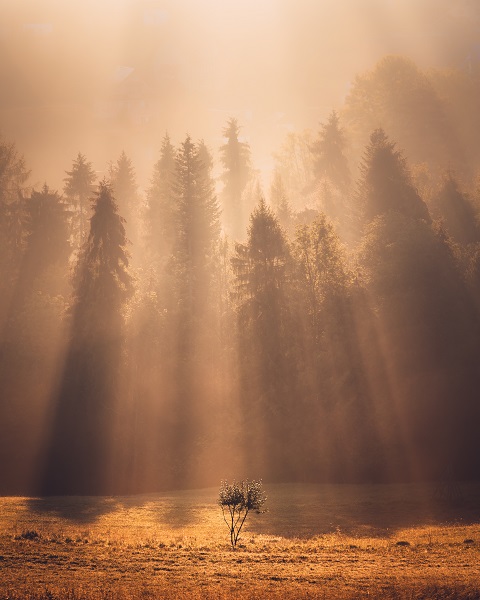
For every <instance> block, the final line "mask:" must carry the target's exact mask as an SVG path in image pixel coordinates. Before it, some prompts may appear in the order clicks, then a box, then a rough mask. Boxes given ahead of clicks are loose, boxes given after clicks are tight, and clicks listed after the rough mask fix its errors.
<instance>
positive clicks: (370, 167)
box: [356, 129, 431, 224]
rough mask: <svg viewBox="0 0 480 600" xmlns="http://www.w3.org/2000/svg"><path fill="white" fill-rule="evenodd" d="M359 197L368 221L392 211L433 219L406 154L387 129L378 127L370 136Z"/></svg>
mask: <svg viewBox="0 0 480 600" xmlns="http://www.w3.org/2000/svg"><path fill="white" fill-rule="evenodd" d="M356 200H357V203H358V208H359V210H360V213H361V215H362V220H363V222H364V223H365V224H366V223H369V222H371V221H372V220H373V219H374V218H375V217H376V216H379V215H384V214H387V213H389V212H392V211H394V212H397V213H399V214H402V215H404V216H406V217H410V218H413V219H423V220H424V221H426V222H430V221H431V219H430V215H429V212H428V208H427V206H426V204H425V202H424V201H423V200H422V199H421V198H420V196H419V194H418V192H417V190H416V189H415V187H414V185H413V182H412V178H411V175H410V171H409V169H408V165H407V161H406V159H405V157H404V156H403V154H402V153H401V152H400V151H399V150H396V149H395V142H391V141H390V140H389V139H388V137H387V135H386V134H385V132H384V131H383V129H376V130H375V131H374V132H373V133H372V135H371V136H370V143H369V145H368V146H367V148H366V150H365V154H364V157H363V160H362V163H361V165H360V181H359V183H358V187H357V192H356Z"/></svg>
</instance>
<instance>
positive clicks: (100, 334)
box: [42, 181, 132, 494]
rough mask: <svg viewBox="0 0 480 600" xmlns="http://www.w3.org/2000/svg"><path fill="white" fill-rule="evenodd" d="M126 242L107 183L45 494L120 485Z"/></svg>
mask: <svg viewBox="0 0 480 600" xmlns="http://www.w3.org/2000/svg"><path fill="white" fill-rule="evenodd" d="M126 244H127V240H126V236H125V228H124V225H123V219H122V217H120V216H119V215H118V212H117V205H116V202H115V200H114V197H113V193H112V189H111V187H110V186H109V184H108V183H107V182H106V181H102V182H101V183H100V184H99V188H98V192H97V193H96V194H95V198H94V202H93V214H92V217H91V219H90V233H89V236H88V239H87V240H86V243H85V245H84V247H83V248H82V250H81V253H80V255H79V258H78V263H77V267H76V270H75V275H74V281H73V284H74V292H73V303H72V311H71V341H70V349H69V352H68V355H67V358H66V365H65V372H64V378H63V381H62V384H61V386H60V391H59V397H58V404H57V413H56V417H55V422H54V428H53V434H52V440H51V444H50V450H49V455H48V457H47V465H46V471H45V477H44V480H43V482H42V484H43V485H42V487H43V491H44V492H45V493H49V494H59V493H62V494H72V493H80V494H87V493H94V494H98V493H107V492H108V491H109V490H111V489H113V487H112V486H113V482H112V479H113V480H114V476H113V473H112V471H111V468H112V462H111V461H112V460H113V456H112V454H114V447H113V431H114V429H115V425H116V415H117V410H118V406H117V402H118V386H119V385H120V383H121V382H120V367H121V351H122V335H123V333H122V332H123V314H122V311H123V307H124V304H125V301H126V300H127V298H128V297H129V295H130V293H131V290H132V282H131V278H130V275H129V273H128V255H127V251H126ZM117 450H118V449H117Z"/></svg>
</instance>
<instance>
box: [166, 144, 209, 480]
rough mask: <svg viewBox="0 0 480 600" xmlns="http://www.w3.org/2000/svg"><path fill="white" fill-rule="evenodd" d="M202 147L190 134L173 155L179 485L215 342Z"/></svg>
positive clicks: (172, 322) (197, 428)
mask: <svg viewBox="0 0 480 600" xmlns="http://www.w3.org/2000/svg"><path fill="white" fill-rule="evenodd" d="M205 157H206V148H203V149H202V144H200V146H198V145H197V144H195V143H194V142H193V141H192V140H191V138H190V136H187V137H186V139H185V140H184V142H182V143H181V144H180V147H179V149H178V151H177V155H176V158H175V181H174V186H173V193H174V200H175V218H176V223H175V225H176V229H175V239H174V244H173V252H172V255H171V258H170V262H169V269H168V270H169V274H170V277H171V288H170V289H171V293H170V298H169V302H170V305H169V306H168V313H169V315H170V318H169V329H170V332H171V333H170V336H171V339H172V344H173V346H172V348H170V352H169V358H168V360H169V361H170V363H171V364H172V369H171V375H172V377H173V380H172V387H173V388H174V390H175V391H174V407H173V413H172V419H173V420H174V425H173V427H172V435H173V436H174V438H175V441H174V444H173V446H174V449H173V450H174V456H173V457H172V459H171V460H170V463H171V465H172V469H173V470H174V473H175V475H173V476H174V477H175V482H176V484H177V485H183V484H184V482H185V478H186V477H187V476H195V473H194V472H193V471H192V469H193V458H194V454H195V453H194V450H193V448H194V446H195V444H197V443H198V440H199V439H200V437H201V435H202V426H201V422H202V417H203V415H204V412H203V411H204V410H205V406H206V405H207V402H208V392H207V389H208V385H209V381H208V378H207V379H206V378H205V373H206V372H208V371H209V370H210V369H211V365H209V364H208V363H209V361H208V360H207V357H208V356H209V355H210V352H211V349H212V345H215V341H214V340H215V336H214V335H212V333H213V326H212V319H213V318H214V316H215V315H214V314H213V312H212V310H211V309H212V307H213V306H214V303H213V302H212V300H213V299H212V291H213V282H214V278H215V266H216V265H215V258H216V250H217V246H218V241H219V233H220V224H219V209H218V204H217V199H216V195H215V192H214V183H213V180H212V178H211V175H210V167H209V164H208V163H209V161H208V160H206V158H205Z"/></svg>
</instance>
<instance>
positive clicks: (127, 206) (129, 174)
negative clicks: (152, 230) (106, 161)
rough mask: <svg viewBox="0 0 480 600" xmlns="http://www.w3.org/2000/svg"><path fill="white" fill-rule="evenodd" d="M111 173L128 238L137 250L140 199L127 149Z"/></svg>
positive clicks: (113, 165)
mask: <svg viewBox="0 0 480 600" xmlns="http://www.w3.org/2000/svg"><path fill="white" fill-rule="evenodd" d="M109 174H110V181H111V184H112V189H113V194H114V196H115V200H116V202H117V204H118V210H119V213H120V214H121V215H122V217H123V218H124V219H125V231H126V233H127V238H128V240H129V241H130V242H131V245H132V248H133V251H135V250H137V249H138V241H139V214H140V200H139V196H138V186H137V180H136V175H135V169H134V167H133V165H132V161H131V160H130V159H129V158H128V157H127V155H126V154H125V151H122V153H121V155H120V157H119V158H118V160H117V162H116V163H115V164H112V165H111V167H110V173H109Z"/></svg>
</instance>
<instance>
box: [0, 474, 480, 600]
mask: <svg viewBox="0 0 480 600" xmlns="http://www.w3.org/2000/svg"><path fill="white" fill-rule="evenodd" d="M265 489H266V492H267V495H268V500H267V504H266V507H267V508H268V512H267V513H265V514H261V515H256V514H252V515H251V516H249V518H248V520H247V524H246V527H245V531H244V532H243V533H242V535H241V539H240V542H239V547H238V548H237V549H236V550H235V551H232V550H231V548H230V547H229V544H228V529H227V527H226V525H225V523H224V522H223V519H222V514H221V510H220V507H219V506H218V504H217V494H218V490H216V489H206V490H189V491H181V492H175V493H173V492H172V493H163V494H152V495H142V496H128V497H102V498H89V497H62V498H33V499H32V498H30V499H29V498H14V497H4V498H0V599H1V600H6V599H7V598H8V599H10V600H17V599H20V598H22V599H23V598H25V599H30V600H56V599H59V600H60V599H68V600H80V599H82V600H96V599H102V600H103V599H104V600H116V599H117V598H118V599H124V598H125V599H126V598H132V599H142V600H143V599H149V598H172V599H173V598H176V599H178V600H181V599H183V598H212V599H213V598H219V599H227V598H228V599H232V598H239V599H247V598H248V599H250V598H258V599H260V598H262V599H263V598H300V599H302V598H326V599H329V598H332V599H347V598H348V599H353V598H363V597H365V598H386V599H391V600H393V599H395V600H399V599H404V598H405V599H407V598H408V599H410V600H413V599H425V600H426V599H427V598H428V599H440V598H441V599H447V598H448V599H449V600H450V599H451V600H453V599H454V598H462V599H465V600H466V599H468V600H473V599H477V600H478V599H479V598H480V486H479V485H472V484H463V485H461V486H459V487H458V488H457V487H455V488H450V489H447V490H442V489H439V488H436V487H435V486H426V485H423V486H421V485H378V486H360V485H358V486H356V485H336V486H333V485H332V486H326V485H325V486H323V485H290V484H288V485H287V484H285V485H266V486H265Z"/></svg>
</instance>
